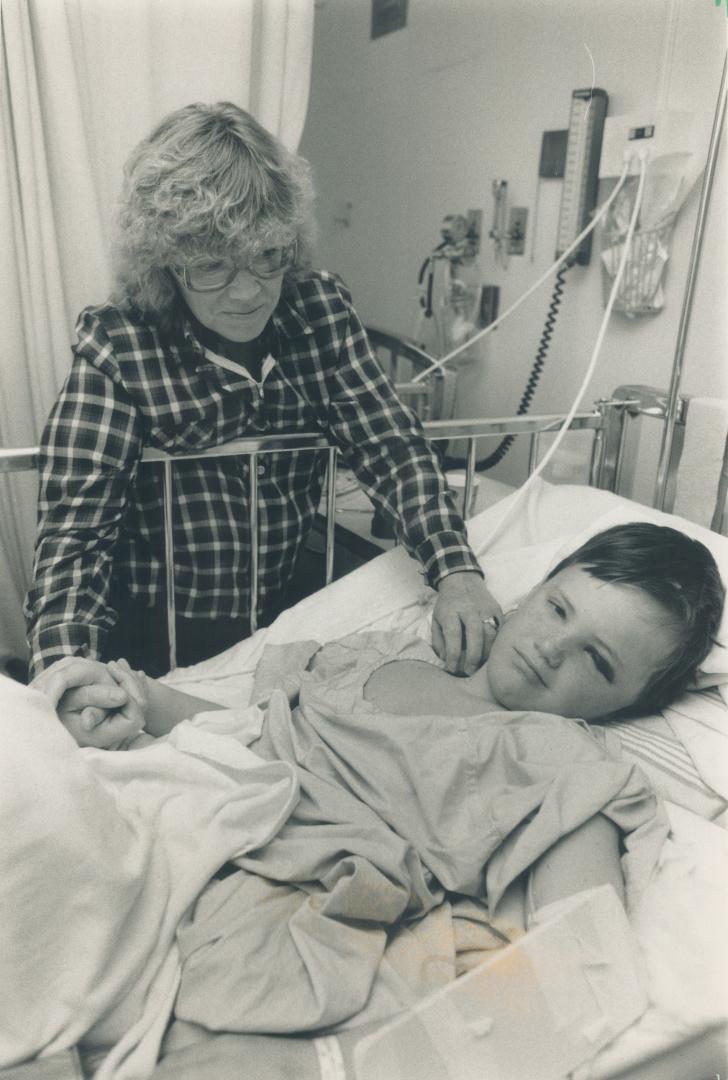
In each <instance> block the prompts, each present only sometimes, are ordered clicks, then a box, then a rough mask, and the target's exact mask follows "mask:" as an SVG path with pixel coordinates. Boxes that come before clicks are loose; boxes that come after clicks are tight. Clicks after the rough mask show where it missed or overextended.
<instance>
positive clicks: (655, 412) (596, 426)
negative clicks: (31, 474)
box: [0, 384, 728, 668]
mask: <svg viewBox="0 0 728 1080" xmlns="http://www.w3.org/2000/svg"><path fill="white" fill-rule="evenodd" d="M667 405H668V401H667V395H666V394H665V393H664V392H663V391H659V390H656V389H655V388H654V387H650V386H642V385H638V384H635V385H625V386H620V387H618V388H617V390H616V391H615V393H614V395H613V396H612V397H611V398H603V399H600V400H598V401H597V402H596V403H595V405H594V408H593V409H591V410H588V411H585V412H580V413H577V414H576V415H575V416H574V418H573V420H572V422H571V425H570V430H572V431H593V432H594V438H593V442H592V450H591V460H590V465H589V483H590V484H591V486H593V487H599V488H604V489H606V490H609V491H618V490H619V484H620V481H621V478H622V472H623V457H624V449H625V442H626V432H627V427H628V424H629V422H630V420H632V419H633V418H635V417H638V416H647V417H651V418H655V419H659V420H662V421H663V422H664V420H665V418H666V416H667ZM688 410H689V401H688V399H681V401H680V403H679V408H678V410H677V414H676V420H675V431H676V436H677V437H676V438H675V439H674V442H673V452H672V454H671V457H670V463H669V470H668V471H669V473H670V476H671V477H672V482H671V485H670V488H671V490H673V491H674V476H675V472H676V470H677V464H678V461H679V456H680V451H681V448H682V441H683V438H682V437H683V433H684V427H685V422H686V418H687V414H688ZM564 418H565V414H558V413H557V414H548V415H540V416H516V417H513V416H511V417H494V418H492V419H484V420H427V421H425V423H424V428H425V431H426V433H427V435H428V437H429V438H430V439H431V440H433V441H442V440H450V439H464V440H465V441H466V443H467V448H468V449H467V465H466V478H465V492H464V503H463V505H465V506H468V505H470V495H471V492H472V485H473V478H474V475H475V463H476V460H477V456H476V450H477V444H478V442H479V441H480V440H481V439H496V438H498V439H499V438H502V436H504V435H511V434H512V435H521V436H527V437H528V439H529V443H530V449H529V461H528V469H529V474H530V473H531V472H532V471H533V470H534V468H535V467H536V465H537V463H538V460H539V444H540V439H541V437H542V436H544V435H546V434H548V433H553V432H555V431H557V430H558V428H559V427H560V425H561V424H562V423H563V420H564ZM286 449H287V450H291V451H293V450H319V451H325V452H326V453H327V454H328V468H327V476H326V484H325V497H324V503H325V509H326V531H325V535H326V543H325V553H324V561H325V580H326V584H328V583H329V582H330V581H331V580H332V579H333V572H334V536H335V524H336V518H335V513H336V469H337V458H338V451H337V448H336V447H334V446H331V445H330V444H329V443H328V441H327V440H326V439H325V438H324V437H322V436H321V435H320V434H318V433H313V432H312V433H308V432H303V433H300V434H292V435H266V436H261V437H258V438H254V439H247V438H246V439H236V440H234V441H232V442H228V443H223V444H222V445H220V446H215V447H211V448H210V449H207V450H204V451H198V452H196V453H194V454H178V455H174V456H171V455H169V454H167V453H165V452H164V451H162V450H158V449H155V448H153V447H148V448H147V449H146V450H145V451H144V454H143V457H142V461H143V462H158V463H160V465H161V467H162V470H163V513H164V530H165V572H166V592H167V628H168V634H169V657H170V668H174V667H176V662H177V657H176V652H177V650H176V628H175V622H176V605H175V588H174V542H173V527H172V476H173V469H174V466H175V463H176V462H177V461H182V460H189V459H191V458H201V457H210V458H213V457H231V456H244V457H247V459H248V466H249V477H250V501H249V513H250V530H251V536H252V537H253V538H254V543H253V545H252V550H251V554H250V578H251V608H252V609H253V613H252V614H251V633H253V632H254V631H255V629H256V618H255V607H256V601H257V595H258V572H259V571H258V545H257V536H258V529H257V523H258V480H257V477H258V472H257V464H258V457H260V456H261V455H265V454H269V453H273V452H280V451H281V450H286ZM37 463H38V448H37V447H30V448H27V447H26V448H18V449H10V450H0V473H15V472H26V471H29V470H34V469H36V468H37ZM725 473H726V470H725V469H724V476H723V480H722V488H721V487H719V493H718V497H719V500H720V499H721V498H722V503H720V505H716V511H715V515H714V519H713V528H717V529H718V530H720V529H721V528H722V526H723V523H724V519H725V500H726V487H727V486H728V478H727V477H726V475H725ZM668 509H669V507H668Z"/></svg>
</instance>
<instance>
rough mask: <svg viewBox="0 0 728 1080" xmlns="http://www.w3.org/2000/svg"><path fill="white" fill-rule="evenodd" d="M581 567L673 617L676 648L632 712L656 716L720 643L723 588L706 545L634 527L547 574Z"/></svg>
mask: <svg viewBox="0 0 728 1080" xmlns="http://www.w3.org/2000/svg"><path fill="white" fill-rule="evenodd" d="M574 565H578V566H582V567H583V568H584V570H586V571H587V573H589V574H591V575H592V576H593V577H595V578H598V579H599V581H605V582H609V583H610V584H614V585H632V586H634V588H636V589H641V590H642V592H645V593H647V595H648V596H651V597H652V598H653V599H654V600H656V601H657V602H658V603H659V604H662V606H663V607H664V608H665V609H666V611H668V612H669V613H670V616H671V618H672V620H673V622H674V624H675V627H676V629H677V630H678V631H679V637H678V644H677V647H676V648H675V650H674V651H673V653H672V654H671V655H670V656H669V657H668V658H667V660H666V661H665V664H664V665H663V667H662V669H661V670H660V671H657V672H655V674H654V675H653V676H652V678H651V679H650V680H649V682H648V683H647V685H646V687H645V688H644V690H643V691H642V693H641V694H640V696H639V698H638V700H637V701H636V702H635V703H634V705H633V706H632V707H631V708H630V709H629V712H630V713H632V714H639V713H647V712H658V711H659V710H660V709H662V708H664V707H665V706H666V705H669V704H670V702H671V701H674V699H675V698H676V697H678V696H679V695H680V694H681V693H683V692H684V691H685V690H687V689H689V688H690V686H691V685H692V684H693V683H694V681H695V676H696V674H697V670H698V668H699V666H700V664H701V663H702V662H703V660H704V659H705V657H706V656H707V655H708V653H709V652H710V649H711V647H712V646H713V645H714V644H716V635H717V633H718V628H719V626H720V620H721V615H722V613H723V601H724V599H725V589H724V587H723V583H722V581H721V579H720V573H719V571H718V567H717V566H716V562H715V559H714V558H713V556H712V555H711V553H710V551H708V549H707V547H706V546H705V544H701V543H700V541H699V540H692V539H691V538H690V537H689V536H686V535H685V533H682V532H679V531H678V530H677V529H671V528H668V527H667V526H664V525H653V524H650V523H648V522H633V523H632V524H629V525H615V526H613V527H612V528H611V529H606V530H605V531H604V532H600V533H597V534H596V536H592V537H591V539H589V540H587V541H586V543H584V544H582V545H581V547H580V548H578V549H577V550H576V551H574V552H572V553H571V555H567V557H566V558H565V559H562V560H561V562H560V563H559V564H558V566H556V567H554V569H553V570H551V571H550V572H549V574H548V577H549V578H551V577H553V576H554V574H558V572H559V571H560V570H564V569H566V567H567V566H574Z"/></svg>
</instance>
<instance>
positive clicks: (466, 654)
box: [432, 570, 503, 675]
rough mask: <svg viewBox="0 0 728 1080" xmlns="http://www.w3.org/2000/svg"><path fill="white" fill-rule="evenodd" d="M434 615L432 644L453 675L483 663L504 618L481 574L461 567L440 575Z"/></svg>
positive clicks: (467, 671) (475, 667) (468, 673)
mask: <svg viewBox="0 0 728 1080" xmlns="http://www.w3.org/2000/svg"><path fill="white" fill-rule="evenodd" d="M437 594H438V595H437V602H436V603H435V610H434V612H433V615H432V647H433V649H434V650H435V652H436V653H437V655H438V656H439V657H440V659H441V660H444V661H445V666H446V668H447V670H448V671H449V672H451V673H452V674H453V675H455V674H463V675H472V674H473V672H474V671H477V669H478V668H479V667H481V666H482V665H483V664H484V663H485V661H486V659H487V657H488V653H489V652H490V647H491V645H492V644H493V640H494V638H495V635H496V633H497V631H498V626H499V625H500V622H501V620H502V618H503V611H502V609H501V606H500V604H499V603H498V601H497V600H496V599H495V597H493V596H491V594H490V593H489V592H488V590H487V589H486V587H485V582H484V581H483V579H482V578H481V576H480V575H479V574H477V573H475V572H474V571H469V570H468V571H465V570H463V571H458V572H457V573H454V574H448V575H447V577H444V578H442V579H441V581H440V582H439V584H438V586H437Z"/></svg>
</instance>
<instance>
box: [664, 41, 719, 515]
mask: <svg viewBox="0 0 728 1080" xmlns="http://www.w3.org/2000/svg"><path fill="white" fill-rule="evenodd" d="M727 60H728V53H727V54H726V56H724V57H723V74H722V75H721V80H720V90H719V91H718V100H717V102H716V105H715V116H714V118H713V130H712V131H711V134H710V144H709V146H708V157H707V160H706V163H705V172H704V174H703V183H702V186H701V189H700V202H699V204H698V214H697V217H696V220H695V231H694V233H693V246H692V250H691V252H690V263H689V265H688V278H687V284H686V286H685V295H684V297H683V306H682V311H681V313H680V324H679V326H678V331H677V342H676V345H675V356H674V359H673V366H672V378H671V380H670V389H669V391H668V398H667V406H666V416H665V427H664V429H663V433H662V446H661V447H660V460H659V464H658V466H657V481H656V483H655V497H654V505H655V507H656V509H658V510H662V509H664V506H665V497H666V494H667V477H668V470H669V466H670V457H671V453H672V441H673V436H674V432H675V424H676V422H677V413H678V408H679V397H680V380H681V378H682V367H683V358H684V353H685V342H686V339H687V335H688V327H689V325H690V314H691V312H692V307H693V294H694V292H695V280H696V277H697V270H698V264H699V262H700V255H701V252H702V249H703V233H704V232H705V219H706V217H707V212H708V206H709V204H710V195H711V191H712V188H713V177H714V175H715V165H716V161H717V158H718V149H719V147H720V139H721V135H722V133H723V121H724V119H725V104H726V94H725V82H726V62H727Z"/></svg>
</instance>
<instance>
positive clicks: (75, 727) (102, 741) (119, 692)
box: [30, 656, 147, 750]
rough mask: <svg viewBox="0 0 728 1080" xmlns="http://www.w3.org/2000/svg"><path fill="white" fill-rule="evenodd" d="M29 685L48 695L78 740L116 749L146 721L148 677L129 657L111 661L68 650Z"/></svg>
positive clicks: (88, 744) (90, 744) (87, 744)
mask: <svg viewBox="0 0 728 1080" xmlns="http://www.w3.org/2000/svg"><path fill="white" fill-rule="evenodd" d="M30 685H31V687H32V688H33V689H34V690H39V691H40V692H41V693H42V694H45V696H46V697H47V698H49V699H50V701H51V702H52V703H53V705H54V706H55V707H56V712H57V713H58V718H59V719H60V721H61V723H62V724H63V726H64V727H65V728H66V729H67V731H68V732H69V733H70V734H71V735H72V736H73V738H74V739H75V740H76V742H77V743H78V745H79V746H94V747H97V748H98V749H103V750H115V749H118V748H119V747H121V746H122V745H123V744H125V743H126V742H127V741H128V740H130V739H132V738H134V737H135V736H136V735H138V734H139V732H140V731H141V730H142V729H143V727H144V714H145V709H146V699H147V694H146V677H145V676H143V675H141V674H135V673H134V672H132V670H131V668H130V667H129V665H128V664H127V663H126V661H119V662H118V663H116V662H113V661H112V663H110V664H108V665H107V664H102V663H101V662H100V661H99V660H88V659H86V658H84V657H80V656H66V657H63V659H61V660H58V661H57V662H56V663H55V664H51V665H50V667H48V668H46V670H45V671H42V672H41V673H40V675H38V676H37V677H36V678H35V679H34V680H33V681H32V683H31V684H30Z"/></svg>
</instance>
